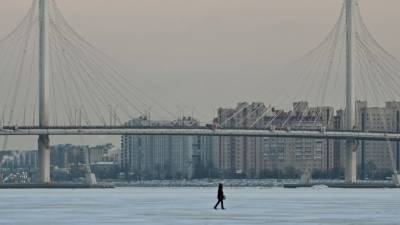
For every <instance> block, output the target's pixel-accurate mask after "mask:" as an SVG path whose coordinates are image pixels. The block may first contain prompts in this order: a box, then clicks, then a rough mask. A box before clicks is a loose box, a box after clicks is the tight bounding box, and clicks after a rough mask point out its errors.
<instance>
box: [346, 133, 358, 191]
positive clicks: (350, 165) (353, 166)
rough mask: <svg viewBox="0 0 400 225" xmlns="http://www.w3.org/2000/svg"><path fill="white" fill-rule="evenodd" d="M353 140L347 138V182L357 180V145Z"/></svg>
mask: <svg viewBox="0 0 400 225" xmlns="http://www.w3.org/2000/svg"><path fill="white" fill-rule="evenodd" d="M355 146H356V145H355V143H354V141H353V140H351V139H348V140H346V165H345V179H346V183H356V182H357V147H355Z"/></svg>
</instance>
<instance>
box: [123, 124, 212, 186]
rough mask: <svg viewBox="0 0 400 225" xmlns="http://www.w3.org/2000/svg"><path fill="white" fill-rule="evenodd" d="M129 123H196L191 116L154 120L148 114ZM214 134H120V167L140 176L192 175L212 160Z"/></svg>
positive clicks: (147, 177) (143, 177)
mask: <svg viewBox="0 0 400 225" xmlns="http://www.w3.org/2000/svg"><path fill="white" fill-rule="evenodd" d="M126 125H128V126H140V127H160V126H161V127H177V126H179V127H182V126H183V127H194V126H198V125H199V122H198V121H197V120H195V119H193V118H191V117H183V118H182V119H179V120H174V121H155V120H149V119H147V118H146V117H140V118H137V119H132V120H131V121H129V122H128V123H127V124H126ZM212 140H213V138H212V137H192V136H163V135H124V136H122V137H121V167H122V170H123V171H125V172H126V173H127V174H131V176H134V177H136V178H141V179H151V178H156V179H165V178H192V176H193V174H194V173H195V171H194V170H195V168H196V167H197V166H199V165H202V166H203V167H208V166H210V165H211V162H212V157H213V156H212V152H213V151H212V149H211V148H212V147H213V143H212Z"/></svg>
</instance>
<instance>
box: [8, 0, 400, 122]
mask: <svg viewBox="0 0 400 225" xmlns="http://www.w3.org/2000/svg"><path fill="white" fill-rule="evenodd" d="M57 2H58V5H59V7H60V9H61V11H62V12H63V13H64V16H65V17H66V18H67V20H68V21H69V22H70V24H71V25H72V27H74V28H75V29H76V30H77V31H78V33H80V34H81V35H82V36H83V37H84V38H85V39H87V40H88V41H89V42H91V43H92V44H93V45H94V46H96V47H97V48H98V49H100V50H102V51H104V52H106V53H107V54H108V55H109V56H111V57H112V58H114V59H115V60H116V61H118V62H119V63H120V64H121V65H122V66H123V67H125V69H126V70H128V71H129V72H131V73H132V74H134V75H135V76H136V78H137V83H138V85H139V86H140V87H141V88H142V89H143V90H144V91H146V92H147V93H150V94H151V95H152V96H154V97H160V96H163V97H164V98H168V99H169V100H168V104H176V105H179V104H180V103H179V102H184V103H185V104H186V105H189V106H191V107H196V111H198V114H199V115H198V117H200V118H202V120H204V119H206V118H208V117H212V116H213V109H215V108H216V107H217V106H234V105H235V104H236V103H237V102H238V101H243V100H248V101H252V100H254V101H265V98H264V97H265V96H264V95H263V94H265V93H266V92H263V91H262V89H263V88H264V87H265V86H264V84H265V83H267V82H268V80H266V77H267V76H268V75H267V74H268V73H270V72H271V71H274V70H275V69H278V68H280V67H283V66H284V65H286V64H288V63H290V62H291V61H293V60H295V59H297V58H299V57H301V56H302V55H304V54H305V53H307V52H308V51H309V50H310V49H312V48H313V47H315V46H316V45H317V44H318V43H319V42H320V41H321V40H322V39H323V38H324V37H325V36H326V35H327V33H328V32H329V30H330V29H331V28H332V26H333V25H334V23H335V22H336V20H337V18H338V14H339V11H340V8H341V5H342V0H113V1H110V0H58V1H57ZM359 2H360V5H361V10H362V12H363V15H364V19H365V21H366V23H367V25H368V27H369V29H370V30H371V31H372V33H373V34H374V35H375V37H376V39H377V40H378V41H379V42H380V43H381V44H382V45H383V46H384V47H385V48H386V49H388V50H389V51H390V52H391V53H392V54H393V55H394V56H396V57H398V58H400V43H399V40H400V29H399V27H400V16H399V9H400V1H399V0H359ZM30 4H31V0H1V7H0V37H3V36H5V35H6V34H7V33H9V32H10V31H11V29H12V28H14V27H15V25H16V24H17V23H18V22H19V21H20V19H21V18H22V17H23V16H24V14H25V13H26V11H27V9H28V7H29V5H30ZM260 91H261V92H260ZM260 93H263V94H260ZM210 96H212V97H210ZM174 99H177V101H175V100H174ZM175 102H176V103H175ZM266 103H268V102H266ZM174 107H176V106H173V107H172V108H174Z"/></svg>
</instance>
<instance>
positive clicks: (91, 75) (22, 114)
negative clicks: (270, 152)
mask: <svg viewBox="0 0 400 225" xmlns="http://www.w3.org/2000/svg"><path fill="white" fill-rule="evenodd" d="M0 59H1V60H0V73H1V74H2V75H1V77H0V81H1V83H0V89H1V90H6V91H5V93H6V94H4V95H2V96H1V97H0V104H2V114H1V124H2V126H1V127H0V135H2V136H5V137H6V141H5V145H6V143H7V137H8V136H27V135H35V136H38V137H39V138H38V150H39V171H40V174H41V177H40V180H41V182H43V183H48V182H50V138H49V136H51V135H190V136H193V135H199V136H203V135H204V136H223V137H226V136H240V137H242V136H243V137H279V138H312V139H343V140H345V142H346V165H345V167H346V181H347V182H349V183H352V182H356V180H357V177H356V174H357V173H356V149H357V147H355V146H357V142H358V141H362V140H373V141H387V142H389V141H400V133H399V132H398V131H399V130H395V129H393V124H387V123H385V122H382V124H383V125H382V127H383V128H385V129H383V131H382V130H377V131H374V130H370V129H362V128H361V127H359V125H358V124H359V121H360V118H357V114H356V111H357V109H356V107H355V101H356V100H361V99H363V100H368V101H369V102H372V103H374V104H380V103H382V102H383V101H392V100H396V99H400V92H399V90H397V89H398V88H397V87H398V85H399V84H400V76H399V72H400V62H399V61H397V59H396V58H394V57H393V56H391V55H390V54H389V53H388V52H387V51H386V50H384V49H383V48H382V47H381V46H380V45H379V44H378V42H377V41H376V40H375V39H374V38H373V36H372V35H371V33H370V32H369V31H368V29H367V27H366V25H365V24H364V22H363V20H362V17H361V13H360V10H359V6H358V3H357V2H356V0H345V1H344V4H343V9H342V11H341V15H340V17H339V19H338V21H337V23H336V25H335V26H334V28H333V29H332V31H331V32H330V33H329V35H328V36H327V38H326V39H325V40H323V42H321V43H320V44H319V45H318V46H317V47H316V48H315V49H313V50H312V51H311V52H310V53H309V54H307V55H306V56H305V57H304V58H302V59H300V60H299V61H297V62H296V63H295V65H294V66H293V68H292V69H293V71H285V74H295V78H294V80H295V82H293V83H295V86H294V87H293V86H290V85H288V87H287V88H292V89H296V90H297V91H298V93H297V94H295V95H296V96H295V98H298V99H310V100H313V102H315V103H318V104H319V105H328V104H331V103H332V104H335V105H339V106H341V107H343V108H344V109H345V110H344V115H345V116H344V118H345V119H344V120H343V121H342V122H343V125H342V129H340V130H335V129H332V128H331V124H332V123H333V121H332V118H331V116H330V113H329V110H328V114H329V115H328V116H326V115H324V113H326V112H325V111H324V110H317V111H313V112H311V111H303V113H302V114H301V115H298V114H296V113H294V112H293V113H290V114H289V115H287V116H286V117H285V119H282V114H283V112H282V111H276V110H274V108H273V107H268V108H266V109H263V110H262V111H261V113H260V112H259V111H258V110H257V109H256V110H254V111H255V112H247V115H248V116H246V117H245V119H244V120H245V121H242V120H241V121H238V120H237V119H236V117H237V116H238V114H240V113H243V112H244V110H245V109H243V110H239V111H238V112H236V113H234V114H232V115H229V116H227V117H226V118H225V119H224V120H219V121H216V122H215V124H213V126H212V127H209V126H200V125H199V126H192V127H187V126H177V127H162V126H160V127H132V126H128V125H126V121H128V120H129V119H131V118H134V117H136V116H138V115H145V114H147V113H148V112H147V109H148V108H150V107H151V108H152V114H155V115H157V116H159V117H160V118H165V117H166V116H167V117H168V116H171V117H174V114H173V113H171V111H170V110H169V109H168V108H167V107H165V106H163V104H161V103H160V101H158V100H157V99H156V98H154V97H151V96H150V95H148V94H146V93H145V92H144V91H142V90H140V89H139V88H137V87H135V85H134V83H133V82H132V81H131V79H129V75H126V74H124V73H122V72H120V71H119V70H118V69H117V68H116V67H115V66H114V65H113V63H111V62H110V61H111V60H110V59H109V58H108V57H107V56H105V55H104V54H103V53H102V52H100V51H98V50H96V49H95V48H94V47H93V46H92V45H91V44H90V43H88V42H87V41H85V40H84V39H83V38H82V37H80V36H79V35H78V34H77V33H76V32H75V31H74V30H73V29H72V28H71V26H69V24H68V23H67V21H66V20H65V18H64V17H63V16H62V14H61V12H60V10H59V9H58V8H57V5H56V3H55V1H54V0H35V1H34V2H33V4H32V6H31V8H30V10H29V12H28V14H27V15H26V17H25V18H24V19H23V20H22V22H21V23H20V24H19V25H18V27H17V28H16V29H15V30H14V31H13V32H12V33H11V34H10V35H8V36H7V37H5V38H4V39H2V40H1V41H0ZM281 77H283V76H281ZM283 80H284V79H283ZM286 82H287V80H286ZM276 83H277V84H276V85H277V86H278V88H282V89H284V87H283V84H280V83H279V80H277V81H276ZM341 88H342V89H341ZM276 94H277V95H278V96H276V98H275V100H276V101H277V103H276V104H277V105H279V104H282V103H283V102H285V101H287V100H288V99H291V98H287V99H285V93H282V92H276ZM329 95H333V97H331V98H329V97H328V96H329ZM300 107H301V104H299V105H296V106H295V107H294V110H293V111H296V110H297V109H300ZM117 109H118V110H117ZM253 113H254V114H255V115H253ZM248 117H252V119H251V120H250V119H248ZM294 117H297V118H298V119H297V120H296V121H295V122H293V118H294ZM324 120H325V122H323V121H324ZM109 121H112V122H109ZM235 124H236V125H235ZM305 124H307V126H305ZM214 125H215V126H214ZM398 151H399V149H398ZM397 154H399V152H398V153H397Z"/></svg>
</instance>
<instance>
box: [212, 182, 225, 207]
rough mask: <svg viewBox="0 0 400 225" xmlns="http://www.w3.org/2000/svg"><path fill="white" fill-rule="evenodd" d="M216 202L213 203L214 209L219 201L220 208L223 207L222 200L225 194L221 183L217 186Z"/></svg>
mask: <svg viewBox="0 0 400 225" xmlns="http://www.w3.org/2000/svg"><path fill="white" fill-rule="evenodd" d="M217 198H218V202H217V204H215V206H214V209H217V207H218V205H219V204H220V203H221V209H225V208H224V200H225V195H224V187H223V185H222V184H221V183H220V184H219V186H218V196H217Z"/></svg>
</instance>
